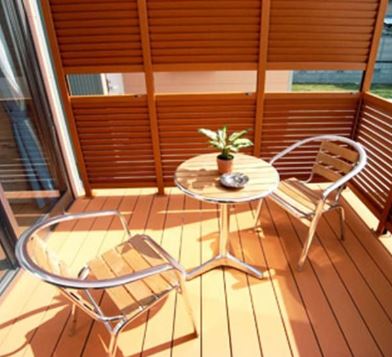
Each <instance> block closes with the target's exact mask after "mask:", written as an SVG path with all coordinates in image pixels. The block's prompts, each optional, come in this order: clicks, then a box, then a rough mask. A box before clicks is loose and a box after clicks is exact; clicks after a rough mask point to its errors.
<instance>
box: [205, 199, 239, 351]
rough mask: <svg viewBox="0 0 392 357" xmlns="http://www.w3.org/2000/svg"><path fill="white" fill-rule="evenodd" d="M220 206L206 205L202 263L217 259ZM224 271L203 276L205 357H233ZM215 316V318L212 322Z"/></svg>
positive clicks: (216, 271) (219, 270)
mask: <svg viewBox="0 0 392 357" xmlns="http://www.w3.org/2000/svg"><path fill="white" fill-rule="evenodd" d="M217 218H218V210H217V206H216V205H213V204H210V203H206V202H202V213H201V238H200V239H201V240H202V262H205V261H207V260H208V259H210V258H211V257H213V256H214V255H215V254H216V253H215V252H217V250H218V241H219V222H218V219H217ZM225 273H226V272H224V271H223V269H222V268H219V269H214V270H211V271H210V272H208V273H207V274H204V275H202V277H201V281H202V301H201V304H202V316H201V321H202V326H201V333H202V334H201V338H202V351H201V355H202V356H204V357H210V356H211V357H215V356H231V340H230V334H229V321H228V318H227V301H226V291H225V281H224V274H225ZM211 316H214V318H212V319H211Z"/></svg>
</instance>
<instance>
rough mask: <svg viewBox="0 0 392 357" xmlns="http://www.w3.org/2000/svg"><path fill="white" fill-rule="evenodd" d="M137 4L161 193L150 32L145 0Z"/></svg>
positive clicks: (160, 184) (139, 0) (161, 192)
mask: <svg viewBox="0 0 392 357" xmlns="http://www.w3.org/2000/svg"><path fill="white" fill-rule="evenodd" d="M137 6H138V14H139V25H140V35H141V41H142V50H143V63H144V75H145V80H146V89H147V101H148V112H149V118H150V130H151V140H152V149H153V154H154V162H155V174H156V178H157V185H158V193H159V194H163V193H164V184H163V172H162V161H161V149H160V141H159V129H158V115H157V107H156V98H155V86H154V73H153V69H152V60H151V47H150V34H149V28H148V16H147V4H146V0H137Z"/></svg>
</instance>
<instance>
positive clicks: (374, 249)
mask: <svg viewBox="0 0 392 357" xmlns="http://www.w3.org/2000/svg"><path fill="white" fill-rule="evenodd" d="M343 207H344V209H345V213H346V222H347V226H348V227H349V228H350V229H351V230H352V232H353V233H354V235H355V237H356V239H357V240H358V242H359V243H360V244H361V245H362V246H363V247H364V248H365V249H366V250H367V252H368V254H369V255H370V256H371V257H372V259H373V261H374V263H375V264H376V265H377V266H378V268H379V269H380V271H382V273H383V274H384V275H385V277H386V278H387V279H388V280H389V282H390V283H392V254H391V253H390V252H389V251H388V250H387V249H386V248H385V246H384V245H383V244H382V243H381V242H380V241H378V239H377V236H376V235H375V234H374V233H373V232H372V231H371V230H370V229H369V228H368V227H367V225H366V224H365V223H364V222H363V220H362V219H361V217H360V216H358V214H357V213H356V212H355V211H354V208H353V207H352V206H350V205H348V204H347V203H346V202H345V201H344V200H343Z"/></svg>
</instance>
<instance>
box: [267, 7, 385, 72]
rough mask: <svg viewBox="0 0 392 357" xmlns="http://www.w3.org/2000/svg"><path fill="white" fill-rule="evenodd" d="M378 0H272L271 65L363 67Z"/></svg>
mask: <svg viewBox="0 0 392 357" xmlns="http://www.w3.org/2000/svg"><path fill="white" fill-rule="evenodd" d="M379 3H380V1H379V0H369V1H358V0H335V1H325V0H299V1H290V0H274V1H271V17H270V35H269V48H268V67H269V68H270V69H274V68H276V69H288V70H290V69H353V70H354V69H357V70H359V69H365V68H366V63H367V61H368V57H369V50H370V46H371V42H372V37H373V32H374V26H375V22H376V18H377V12H378V8H379ZM307 67H308V68H307Z"/></svg>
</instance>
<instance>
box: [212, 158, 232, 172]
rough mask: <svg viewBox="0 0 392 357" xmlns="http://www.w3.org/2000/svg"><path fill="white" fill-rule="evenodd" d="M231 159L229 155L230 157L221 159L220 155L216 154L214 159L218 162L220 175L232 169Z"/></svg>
mask: <svg viewBox="0 0 392 357" xmlns="http://www.w3.org/2000/svg"><path fill="white" fill-rule="evenodd" d="M233 159H234V157H233V156H232V157H231V159H226V158H224V159H223V158H221V156H220V155H218V157H217V158H216V161H217V164H218V171H219V173H220V174H221V175H222V174H226V173H228V172H232V171H233Z"/></svg>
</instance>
